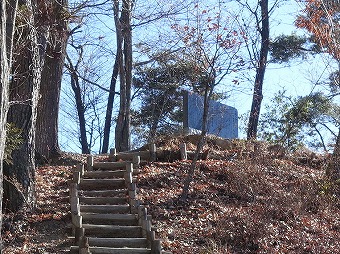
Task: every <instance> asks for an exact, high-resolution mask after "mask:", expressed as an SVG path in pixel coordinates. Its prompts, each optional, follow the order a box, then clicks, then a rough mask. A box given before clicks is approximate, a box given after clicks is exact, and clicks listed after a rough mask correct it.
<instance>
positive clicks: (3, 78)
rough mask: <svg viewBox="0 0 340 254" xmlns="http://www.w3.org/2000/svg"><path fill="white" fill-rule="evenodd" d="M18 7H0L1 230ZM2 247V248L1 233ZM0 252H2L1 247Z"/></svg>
mask: <svg viewBox="0 0 340 254" xmlns="http://www.w3.org/2000/svg"><path fill="white" fill-rule="evenodd" d="M17 6H18V1H17V0H13V1H2V2H1V5H0V66H1V67H0V98H1V99H0V100H1V101H0V228H1V225H2V218H3V216H2V203H3V202H2V201H3V159H4V151H5V141H6V122H7V112H8V109H9V82H10V73H11V66H12V56H13V37H14V30H15V21H16V12H17ZM0 245H1V246H2V240H1V232H0ZM0 252H2V249H1V247H0Z"/></svg>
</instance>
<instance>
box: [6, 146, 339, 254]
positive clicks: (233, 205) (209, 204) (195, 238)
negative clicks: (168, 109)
mask: <svg viewBox="0 0 340 254" xmlns="http://www.w3.org/2000/svg"><path fill="white" fill-rule="evenodd" d="M214 151H215V156H211V157H214V159H213V158H210V159H209V157H208V158H207V159H206V160H202V161H199V162H198V166H197V170H196V171H195V176H194V179H193V183H192V187H191V190H190V195H189V197H188V199H187V202H184V203H183V202H179V196H180V194H181V191H182V186H183V181H184V179H185V177H186V173H187V170H188V168H189V166H190V162H191V161H189V160H185V161H178V160H174V161H162V162H161V161H159V162H153V163H147V164H145V165H143V166H142V167H141V169H140V173H139V174H138V175H137V177H138V187H139V189H138V193H139V195H138V197H139V199H141V200H142V202H143V203H144V204H146V205H147V206H148V210H149V213H150V214H152V217H153V225H154V226H156V227H157V235H158V237H159V238H161V239H162V240H163V247H164V249H165V250H169V251H172V252H173V253H174V254H182V253H188V254H189V253H198V254H210V253H211V254H212V253H214V254H222V253H223V254H225V253H323V254H324V253H329V254H331V253H332V254H336V253H340V250H339V246H340V200H339V198H338V197H337V196H335V195H334V193H335V192H338V193H339V186H336V185H335V184H333V183H332V182H331V181H329V180H328V179H327V177H326V176H325V166H326V164H327V162H326V158H325V157H324V156H315V155H314V154H312V153H310V154H309V153H306V152H304V154H303V156H302V155H301V154H294V155H289V156H287V157H285V158H275V156H274V157H273V156H269V155H270V154H268V153H263V154H262V155H258V156H256V157H254V156H237V154H240V153H237V151H230V150H229V151H223V150H219V151H216V150H214ZM233 153H234V155H235V156H233ZM216 154H218V155H219V157H220V158H219V159H216ZM246 154H247V153H246ZM75 156H76V155H72V156H71V157H73V158H72V159H73V160H67V159H63V160H61V161H59V162H58V163H54V165H48V166H40V167H38V169H37V174H36V178H37V186H36V189H37V199H38V203H37V209H36V211H35V212H34V213H29V212H26V213H23V212H22V213H17V214H11V213H7V214H5V215H4V226H3V230H2V231H3V235H4V239H5V242H6V248H5V251H4V253H8V254H10V253H11V254H12V253H13V254H16V253H32V254H33V253H67V250H68V247H69V246H70V245H71V244H72V242H71V240H70V238H69V237H70V233H71V232H70V229H69V225H70V212H69V211H70V208H69V203H68V187H67V180H69V179H70V177H71V169H72V166H70V164H72V163H74V161H84V159H85V157H84V156H82V155H77V156H76V157H75ZM297 158H299V159H297ZM301 158H302V159H301ZM62 164H64V165H62Z"/></svg>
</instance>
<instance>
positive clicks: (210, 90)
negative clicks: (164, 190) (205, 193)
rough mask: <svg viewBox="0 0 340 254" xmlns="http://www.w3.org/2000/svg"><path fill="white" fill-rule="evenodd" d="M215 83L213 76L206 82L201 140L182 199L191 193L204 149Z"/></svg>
mask: <svg viewBox="0 0 340 254" xmlns="http://www.w3.org/2000/svg"><path fill="white" fill-rule="evenodd" d="M214 85H215V77H213V82H212V84H210V83H207V84H205V88H204V103H203V115H202V130H201V135H200V140H199V142H198V144H197V148H196V151H195V155H194V158H193V160H192V162H191V164H190V168H189V170H188V175H187V177H186V178H185V180H184V186H183V191H182V194H181V197H180V200H181V201H185V200H186V199H187V198H188V194H189V189H190V184H191V182H192V180H193V178H194V174H195V169H196V164H197V161H198V156H199V154H200V152H201V150H202V149H203V146H204V144H205V139H206V135H207V131H208V117H209V104H210V103H209V102H210V99H211V97H212V94H213V90H214V89H213V88H214Z"/></svg>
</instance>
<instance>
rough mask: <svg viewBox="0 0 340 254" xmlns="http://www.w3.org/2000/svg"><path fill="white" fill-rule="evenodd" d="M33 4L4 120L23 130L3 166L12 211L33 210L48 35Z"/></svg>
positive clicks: (29, 7) (5, 185) (8, 205)
mask: <svg viewBox="0 0 340 254" xmlns="http://www.w3.org/2000/svg"><path fill="white" fill-rule="evenodd" d="M35 6H36V5H33V4H32V2H31V1H30V0H28V1H26V7H27V10H28V11H27V12H28V14H29V18H28V23H27V25H26V27H24V28H23V30H22V31H20V33H22V34H26V36H24V37H22V38H27V39H25V40H24V41H22V42H20V43H24V45H20V46H21V48H22V49H23V50H22V51H21V52H20V54H18V55H17V56H16V58H15V62H14V63H13V69H14V70H15V71H16V73H18V75H16V76H14V77H13V79H12V82H11V84H10V89H11V91H10V100H11V101H12V103H13V104H14V105H13V106H12V107H11V108H10V109H9V113H8V119H7V120H8V122H12V123H14V124H15V125H16V127H18V128H20V129H21V130H22V134H23V139H24V142H23V144H22V145H21V147H20V148H19V149H18V150H15V151H14V152H13V154H12V157H13V164H11V165H5V166H4V174H5V175H6V181H5V182H4V198H6V200H5V204H6V207H7V209H9V210H11V211H17V210H19V209H20V208H22V207H23V206H24V205H27V206H28V208H29V209H32V210H33V209H34V208H35V129H36V119H37V105H38V100H39V96H40V95H39V92H40V81H41V72H42V68H43V64H44V59H45V50H46V43H47V37H48V30H47V29H46V27H44V26H41V27H40V28H39V31H38V29H37V27H36V24H35V23H36V22H35V17H34V13H37V10H36V9H35ZM22 34H21V35H22ZM18 43H19V42H17V44H18ZM22 46H23V47H22Z"/></svg>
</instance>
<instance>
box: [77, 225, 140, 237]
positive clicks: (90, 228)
mask: <svg viewBox="0 0 340 254" xmlns="http://www.w3.org/2000/svg"><path fill="white" fill-rule="evenodd" d="M83 228H85V236H93V237H110V238H141V237H142V227H141V226H120V225H96V224H83Z"/></svg>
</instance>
